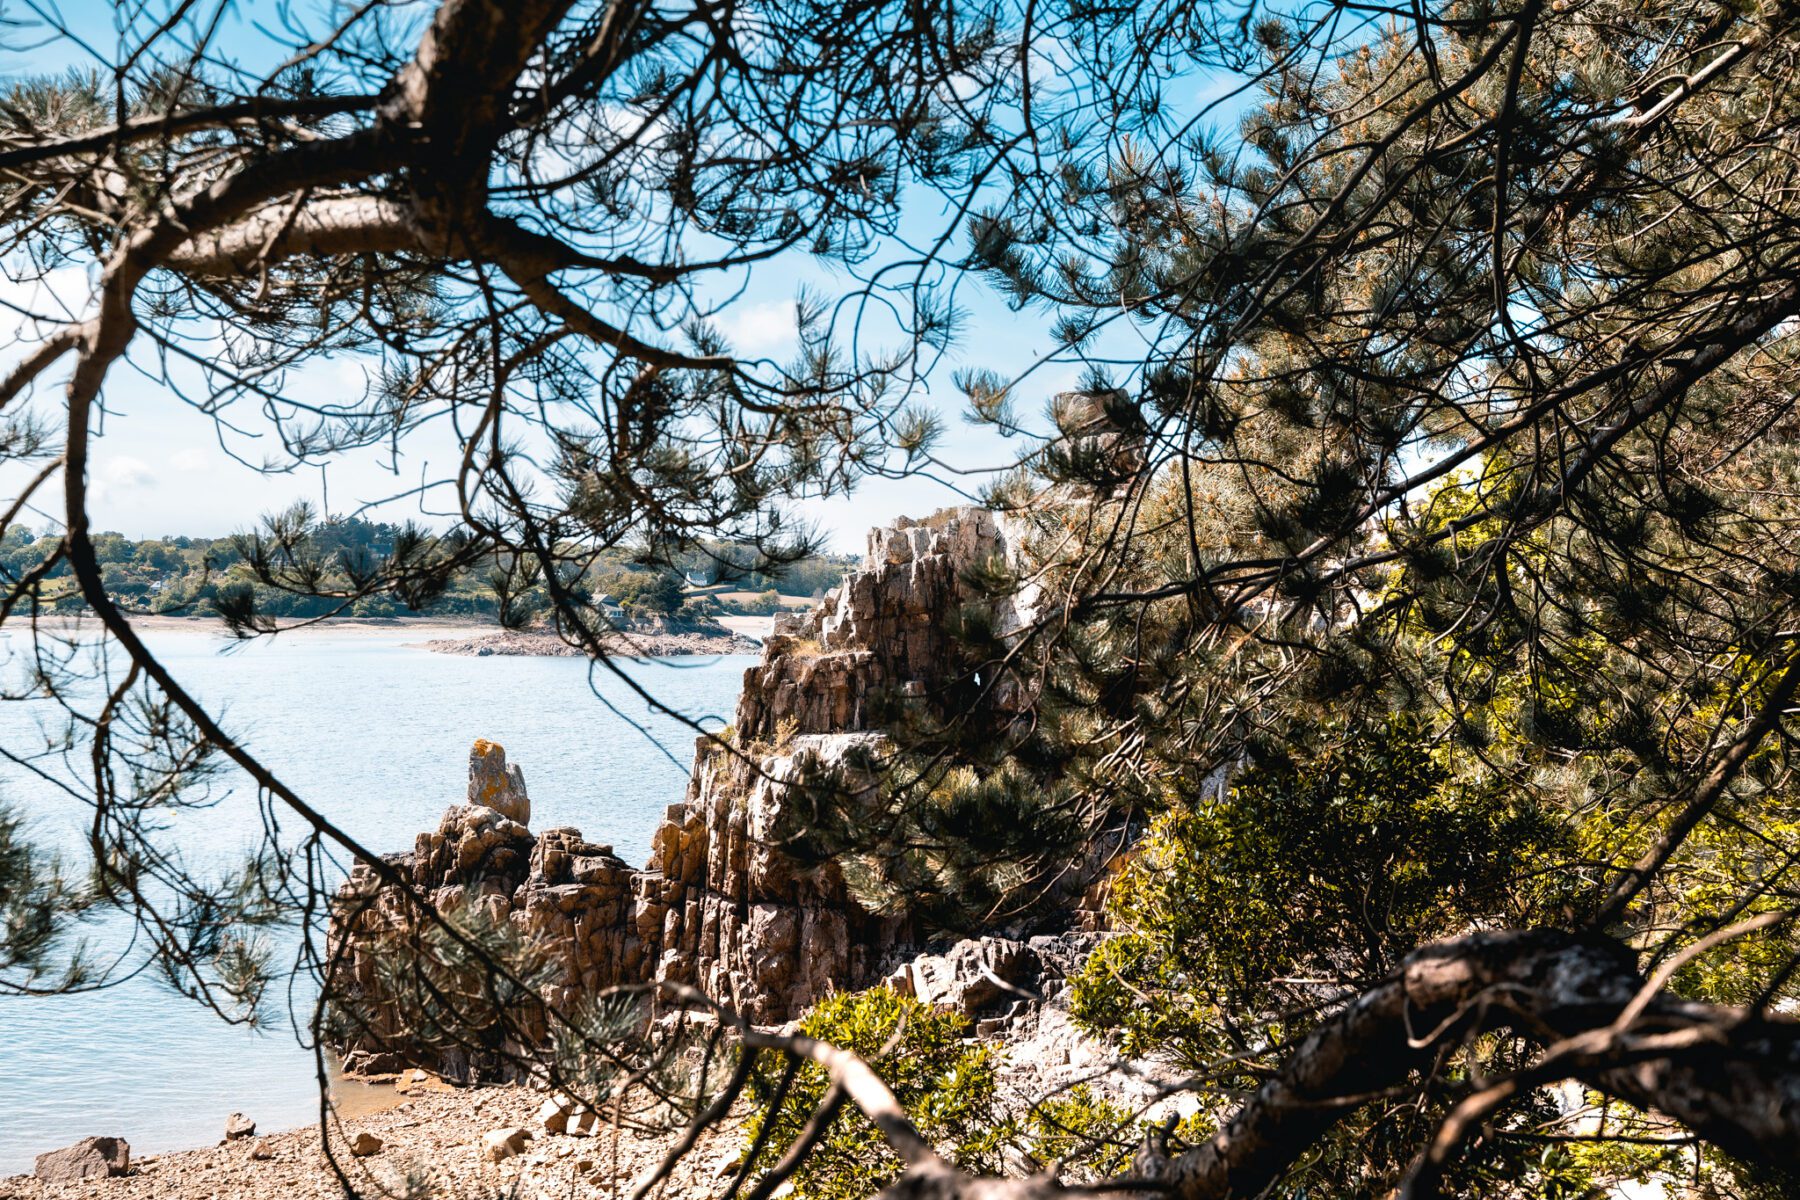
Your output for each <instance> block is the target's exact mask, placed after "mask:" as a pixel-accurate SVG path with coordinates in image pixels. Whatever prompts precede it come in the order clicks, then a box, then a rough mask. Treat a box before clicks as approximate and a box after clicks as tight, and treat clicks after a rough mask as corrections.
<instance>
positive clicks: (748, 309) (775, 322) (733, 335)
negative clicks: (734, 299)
mask: <svg viewBox="0 0 1800 1200" xmlns="http://www.w3.org/2000/svg"><path fill="white" fill-rule="evenodd" d="M797 315H798V314H797V313H796V311H795V308H794V302H793V301H792V300H781V301H773V300H771V301H765V302H764V303H761V304H744V305H739V306H735V307H732V308H730V309H728V310H726V312H725V314H724V315H723V316H721V317H720V318H719V319H718V325H719V332H721V333H723V334H724V335H725V338H726V340H727V341H729V342H730V343H731V348H732V349H733V350H735V351H737V352H738V353H739V354H752V355H764V354H773V353H776V352H779V351H785V350H789V349H791V348H792V347H793V345H794V342H795V340H796V339H797V338H798V337H799V333H800V330H799V324H798V321H797V320H796V318H797Z"/></svg>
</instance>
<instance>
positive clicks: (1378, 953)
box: [1074, 717, 1566, 1063]
mask: <svg viewBox="0 0 1800 1200" xmlns="http://www.w3.org/2000/svg"><path fill="white" fill-rule="evenodd" d="M1346 732H1348V731H1346ZM1565 841H1566V835H1565V833H1564V832H1563V830H1562V829H1561V827H1560V826H1559V824H1558V823H1557V822H1556V821H1555V820H1553V819H1552V817H1551V816H1550V815H1549V814H1547V813H1545V812H1544V811H1542V810H1540V809H1538V808H1537V807H1535V806H1534V805H1533V804H1532V803H1531V802H1530V800H1529V798H1527V797H1521V796H1519V794H1518V793H1517V792H1515V791H1513V790H1512V789H1508V788H1504V787H1496V786H1492V785H1490V784H1488V783H1487V782H1485V781H1484V780H1482V779H1481V778H1479V777H1475V776H1473V775H1472V774H1471V773H1469V772H1466V771H1459V770H1458V769H1456V765H1455V764H1454V763H1453V762H1452V761H1451V760H1450V759H1449V758H1448V757H1447V755H1446V753H1445V752H1444V751H1442V750H1441V749H1439V748H1437V747H1434V746H1433V745H1432V744H1431V743H1430V741H1429V740H1428V739H1427V738H1426V737H1425V735H1424V734H1423V733H1422V732H1421V731H1420V730H1419V728H1418V727H1417V725H1416V724H1415V723H1414V722H1412V721H1411V720H1409V719H1407V718H1405V717H1393V718H1390V719H1388V720H1387V721H1385V722H1383V723H1382V724H1380V725H1378V726H1376V727H1375V728H1372V729H1365V730H1361V731H1357V732H1356V733H1355V734H1354V735H1353V736H1345V737H1343V738H1341V739H1336V741H1335V745H1334V746H1333V747H1332V748H1331V749H1329V750H1327V751H1325V752H1323V753H1322V754H1320V755H1319V756H1318V757H1317V758H1312V759H1305V760H1300V761H1292V760H1290V761H1284V762H1279V763H1271V764H1265V765H1261V766H1257V767H1253V768H1251V769H1249V770H1247V771H1245V772H1244V773H1243V774H1242V775H1241V776H1240V777H1239V778H1238V779H1237V781H1236V782H1235V783H1234V784H1233V785H1232V786H1231V787H1230V788H1228V789H1226V790H1225V791H1224V792H1223V793H1222V794H1221V793H1219V792H1216V791H1204V790H1203V791H1201V792H1200V793H1199V794H1197V795H1194V796H1191V797H1188V798H1186V799H1185V800H1184V802H1182V803H1179V804H1177V805H1176V806H1174V807H1172V808H1170V809H1169V810H1168V811H1166V812H1164V813H1163V814H1161V815H1160V816H1159V817H1158V818H1157V819H1156V820H1155V822H1154V823H1153V824H1152V826H1151V829H1150V833H1149V835H1148V836H1147V837H1146V838H1145V840H1144V843H1143V845H1142V846H1141V848H1140V850H1139V852H1138V854H1137V856H1136V858H1135V859H1134V860H1133V862H1132V863H1131V864H1130V865H1129V866H1128V867H1127V868H1126V870H1125V871H1124V872H1123V874H1122V875H1121V876H1120V878H1119V880H1118V881H1117V883H1116V885H1115V887H1114V889H1113V893H1112V899H1111V911H1112V915H1113V917H1114V918H1115V920H1116V921H1117V922H1118V924H1119V926H1120V927H1121V928H1122V929H1123V930H1125V931H1126V932H1125V933H1124V935H1123V936H1121V937H1118V938H1115V939H1113V940H1111V941H1109V942H1107V943H1106V944H1105V945H1103V946H1102V947H1101V948H1100V950H1099V951H1097V952H1096V953H1095V954H1094V955H1093V956H1091V958H1090V959H1089V961H1088V963H1087V964H1086V966H1085V967H1084V969H1083V970H1082V972H1081V974H1080V975H1079V976H1078V978H1077V979H1076V983H1075V995H1074V1011H1075V1014H1076V1016H1077V1018H1078V1019H1079V1020H1081V1021H1082V1022H1083V1023H1084V1024H1086V1025H1087V1026H1088V1027H1090V1028H1093V1029H1097V1030H1114V1031H1117V1032H1119V1033H1121V1034H1122V1035H1123V1036H1124V1039H1125V1041H1126V1043H1127V1046H1128V1048H1129V1049H1131V1050H1133V1051H1137V1052H1142V1051H1146V1050H1151V1049H1158V1048H1161V1049H1168V1050H1172V1051H1174V1052H1175V1053H1177V1054H1179V1055H1181V1056H1183V1057H1185V1058H1187V1059H1188V1060H1189V1061H1192V1062H1194V1063H1201V1062H1206V1061H1209V1060H1211V1059H1213V1058H1214V1057H1217V1056H1220V1055H1222V1054H1230V1053H1232V1052H1233V1050H1234V1047H1233V1044H1232V1037H1233V1036H1235V1035H1231V1034H1229V1033H1228V1031H1227V1030H1226V1029H1225V1028H1224V1022H1223V1019H1222V1018H1223V1017H1224V1015H1225V1014H1231V1013H1237V1014H1241V1013H1245V1012H1258V1011H1279V1010H1280V1009H1282V1008H1283V1007H1286V1006H1285V1005H1284V1004H1283V1003H1282V1000H1283V997H1284V995H1286V994H1287V993H1286V988H1287V987H1288V986H1289V983H1290V981H1292V980H1293V979H1294V978H1295V977H1296V976H1300V977H1306V978H1320V977H1322V978H1325V979H1327V980H1334V981H1342V982H1344V983H1346V984H1353V983H1355V982H1357V981H1366V980H1370V979H1373V978H1377V977H1379V976H1380V975H1381V974H1383V973H1384V972H1385V971H1387V970H1388V969H1389V968H1390V967H1392V966H1393V964H1394V963H1395V962H1397V961H1398V959H1399V958H1400V957H1401V956H1403V955H1404V954H1405V953H1406V952H1407V951H1408V950H1410V949H1411V948H1412V947H1414V946H1416V945H1417V944H1418V943H1419V942H1421V941H1427V940H1430V939H1431V938H1433V937H1437V936H1442V935H1445V934H1448V933H1452V932H1455V931H1457V930H1459V929H1462V928H1466V927H1467V926H1468V925H1469V924H1471V923H1474V922H1479V921H1496V920H1497V921H1502V922H1505V923H1509V924H1511V923H1521V922H1528V921H1529V920H1530V918H1531V914H1532V913H1533V912H1534V911H1537V910H1539V909H1540V908H1542V907H1543V906H1544V905H1546V904H1547V903H1549V902H1550V901H1551V900H1552V899H1553V898H1554V892H1555V887H1556V882H1557V877H1556V876H1554V875H1546V874H1540V873H1538V872H1537V871H1536V868H1537V867H1538V866H1539V864H1541V862H1542V861H1543V859H1544V857H1545V855H1546V854H1547V853H1549V852H1551V851H1552V850H1554V849H1555V848H1557V847H1560V846H1562V845H1563V844H1564V843H1565Z"/></svg>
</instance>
